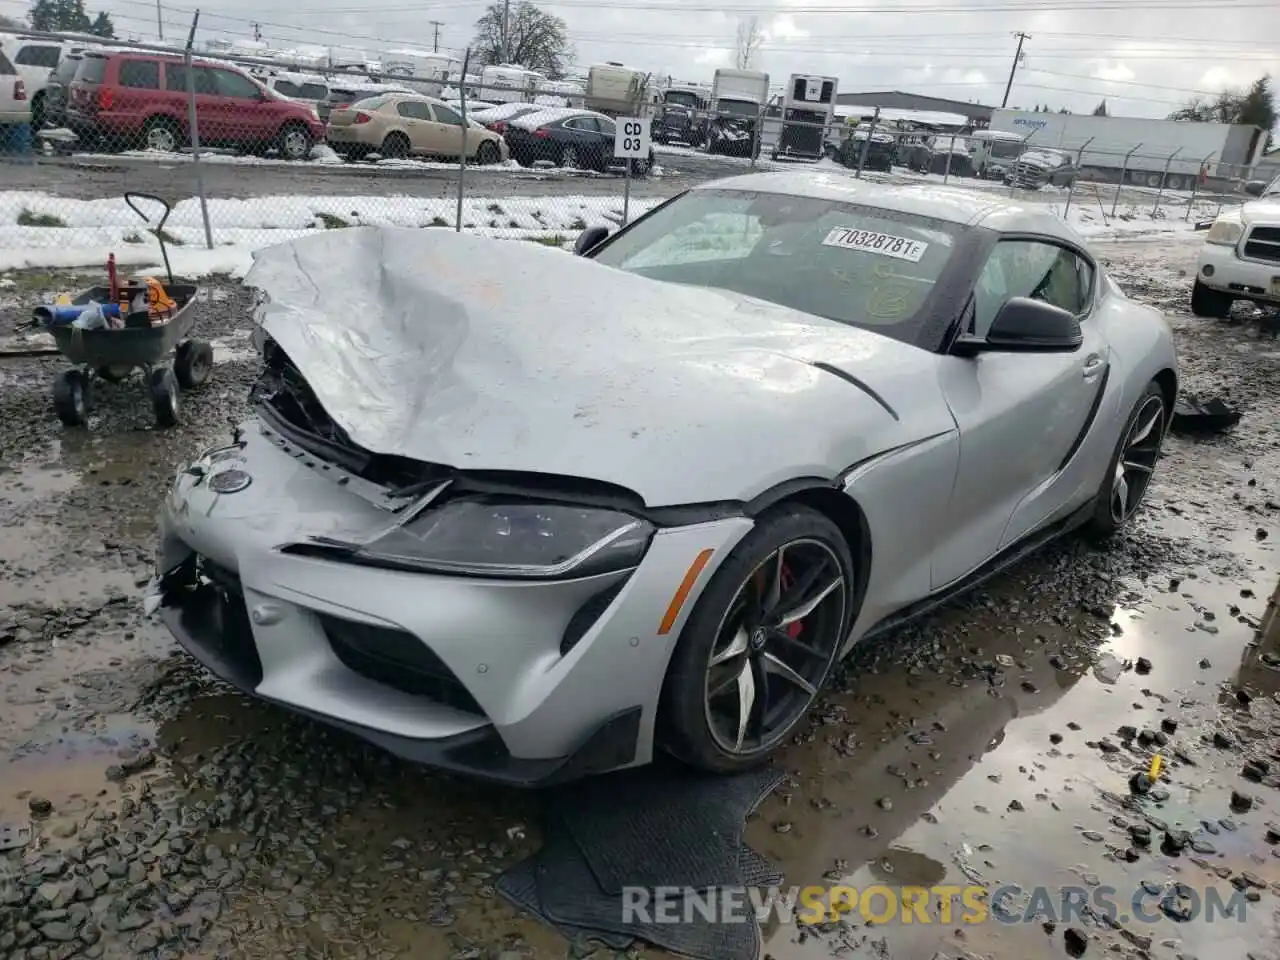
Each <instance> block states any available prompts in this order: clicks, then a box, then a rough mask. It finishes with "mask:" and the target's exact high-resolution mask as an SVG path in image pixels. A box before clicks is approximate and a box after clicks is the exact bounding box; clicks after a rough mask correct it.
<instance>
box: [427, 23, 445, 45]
mask: <svg viewBox="0 0 1280 960" xmlns="http://www.w3.org/2000/svg"><path fill="white" fill-rule="evenodd" d="M427 22H428V23H429V24H431V26H432V27H434V28H435V31H436V35H435V38H434V39H433V40H432V41H431V52H432V53H439V52H440V28H441V27H443V26H444V24H443V23H441V22H440V21H439V20H428V21H427Z"/></svg>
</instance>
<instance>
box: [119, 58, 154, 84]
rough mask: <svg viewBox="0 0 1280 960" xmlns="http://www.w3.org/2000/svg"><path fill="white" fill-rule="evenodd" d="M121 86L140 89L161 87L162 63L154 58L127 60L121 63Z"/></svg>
mask: <svg viewBox="0 0 1280 960" xmlns="http://www.w3.org/2000/svg"><path fill="white" fill-rule="evenodd" d="M120 86H122V87H133V88H135V89H139V90H159V89H160V64H158V63H157V62H156V61H154V60H125V61H123V62H122V63H121V64H120Z"/></svg>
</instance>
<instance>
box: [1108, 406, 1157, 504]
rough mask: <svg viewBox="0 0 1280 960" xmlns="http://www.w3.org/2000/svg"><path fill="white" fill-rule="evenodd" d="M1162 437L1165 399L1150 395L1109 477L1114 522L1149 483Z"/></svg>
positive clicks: (1139, 500)
mask: <svg viewBox="0 0 1280 960" xmlns="http://www.w3.org/2000/svg"><path fill="white" fill-rule="evenodd" d="M1163 439H1164V401H1163V400H1161V399H1160V398H1159V397H1155V396H1149V397H1147V399H1146V400H1145V402H1143V404H1142V406H1141V407H1139V408H1138V415H1137V416H1136V417H1134V418H1133V426H1131V427H1130V428H1129V434H1128V436H1126V437H1125V439H1124V444H1123V446H1122V447H1121V448H1120V456H1119V458H1118V459H1117V460H1116V468H1115V473H1114V474H1113V476H1112V481H1111V519H1112V521H1114V522H1115V524H1116V525H1117V526H1119V525H1120V524H1122V523H1124V522H1125V521H1127V520H1128V519H1129V518H1130V517H1132V516H1133V514H1134V512H1135V511H1136V510H1137V509H1138V506H1139V505H1140V504H1141V503H1142V498H1143V497H1144V496H1145V495H1146V492H1147V487H1148V486H1149V485H1150V483H1151V474H1152V472H1153V471H1154V470H1155V468H1156V460H1157V459H1158V458H1159V456H1160V442H1161V441H1162V440H1163Z"/></svg>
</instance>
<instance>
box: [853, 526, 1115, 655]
mask: <svg viewBox="0 0 1280 960" xmlns="http://www.w3.org/2000/svg"><path fill="white" fill-rule="evenodd" d="M1092 514H1093V501H1090V502H1088V503H1086V504H1085V505H1084V506H1082V507H1080V508H1079V509H1077V510H1076V511H1075V512H1074V513H1071V514H1070V515H1068V516H1066V517H1064V518H1063V519H1061V520H1059V521H1058V522H1057V523H1052V524H1050V525H1049V526H1047V527H1042V528H1041V529H1039V530H1035V531H1032V532H1031V533H1029V534H1027V536H1026V537H1024V538H1023V539H1021V540H1019V541H1018V542H1017V543H1012V544H1010V545H1009V546H1007V547H1005V549H1004V550H1002V551H1001V552H1000V553H998V554H996V555H995V556H994V557H992V558H991V559H990V560H988V561H987V562H986V563H984V564H983V565H982V566H980V567H978V568H977V569H976V570H974V571H973V572H972V573H970V574H968V575H966V576H964V577H961V578H960V579H959V580H957V581H956V582H955V583H953V584H950V585H948V586H946V587H943V588H942V589H941V590H939V591H938V592H937V593H932V594H930V595H929V596H927V597H925V598H924V599H923V600H917V601H916V602H915V603H913V604H910V605H909V606H906V607H903V608H902V609H901V610H898V611H896V612H895V613H891V614H889V615H888V616H887V617H885V618H884V619H883V620H880V621H879V622H877V623H875V624H873V625H872V626H871V628H870V629H869V630H867V632H866V633H864V634H863V635H862V636H861V637H859V638H858V641H857V642H858V643H862V642H863V641H864V640H869V639H874V638H876V637H881V636H884V635H885V634H887V633H889V632H891V631H893V630H896V629H898V628H899V627H901V626H903V625H905V624H907V623H909V622H910V621H912V620H915V619H917V618H919V617H923V616H925V615H926V614H928V613H932V612H933V611H934V610H936V609H938V608H939V607H941V606H943V605H945V604H947V603H949V602H950V601H952V600H954V599H955V598H956V597H958V596H960V595H961V594H963V593H967V592H968V591H970V590H972V589H973V588H974V587H976V586H978V585H979V584H982V583H985V582H986V581H987V580H990V579H991V578H992V577H994V576H996V575H997V574H999V573H1003V572H1004V571H1005V570H1008V569H1009V568H1010V567H1012V566H1015V565H1016V564H1019V563H1021V562H1022V561H1023V560H1025V559H1027V558H1028V557H1029V556H1031V554H1033V553H1035V552H1036V551H1037V550H1039V549H1040V548H1041V547H1044V546H1046V545H1047V544H1049V543H1052V542H1053V541H1054V540H1057V539H1058V538H1060V537H1064V536H1066V535H1067V534H1068V533H1070V532H1072V531H1073V530H1077V529H1079V528H1080V527H1082V526H1084V524H1085V523H1087V522H1088V520H1089V517H1090V516H1091V515H1092Z"/></svg>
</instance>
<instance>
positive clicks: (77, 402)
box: [53, 370, 89, 427]
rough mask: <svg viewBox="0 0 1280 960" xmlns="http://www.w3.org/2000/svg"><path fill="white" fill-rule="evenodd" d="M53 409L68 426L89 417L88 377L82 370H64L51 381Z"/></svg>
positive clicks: (75, 425)
mask: <svg viewBox="0 0 1280 960" xmlns="http://www.w3.org/2000/svg"><path fill="white" fill-rule="evenodd" d="M53 409H54V412H55V413H57V415H58V419H59V420H61V421H62V422H63V423H64V424H65V425H66V426H68V427H79V426H83V425H84V422H85V421H86V420H88V419H89V378H88V377H87V376H85V374H84V371H82V370H64V371H63V372H62V373H60V374H58V378H57V379H56V380H54V381H53Z"/></svg>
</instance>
